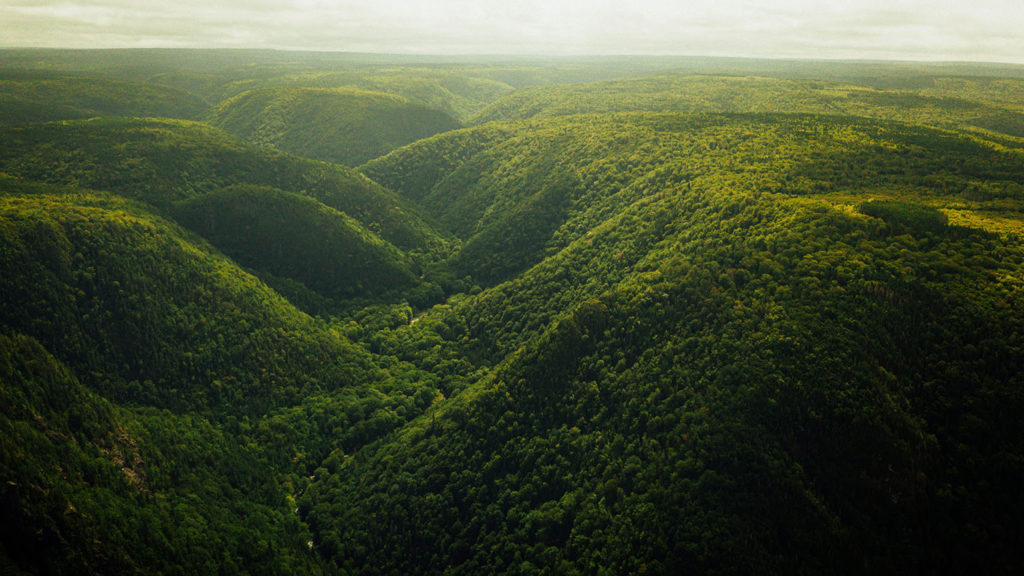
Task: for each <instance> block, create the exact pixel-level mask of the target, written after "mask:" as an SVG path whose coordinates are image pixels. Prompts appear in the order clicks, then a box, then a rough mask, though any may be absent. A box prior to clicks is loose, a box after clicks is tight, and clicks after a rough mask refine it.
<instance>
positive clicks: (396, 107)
mask: <svg viewBox="0 0 1024 576" xmlns="http://www.w3.org/2000/svg"><path fill="white" fill-rule="evenodd" d="M208 119H209V122H210V123H211V124H213V125H214V126H219V127H221V128H224V129H225V130H227V131H229V132H232V133H234V134H236V135H238V136H241V137H242V138H244V139H246V140H248V141H250V142H253V143H255V144H258V145H261V146H269V147H273V148H277V149H280V150H283V151H285V152H291V153H292V154H297V155H299V156H306V157H309V158H315V159H318V160H326V161H330V162H337V163H340V164H346V165H349V166H355V165H358V164H362V163H363V162H366V161H367V160H370V159H372V158H376V157H377V156H381V155H383V154H386V153H387V152H390V151H391V150H393V149H395V148H398V147H399V146H402V145H405V144H408V143H410V142H413V141H415V140H419V139H421V138H425V137H427V136H431V135H433V134H436V133H438V132H444V131H447V130H451V129H453V128H456V127H457V126H458V124H457V123H456V121H455V120H454V119H452V118H451V116H449V115H448V114H446V113H444V112H441V111H439V110H435V109H431V108H429V107H427V106H425V105H423V104H416V103H414V102H412V101H409V100H406V99H404V98H401V97H399V96H392V95H389V94H384V93H380V92H364V91H359V90H351V89H348V90H342V89H335V90H327V89H316V88H282V89H264V90H253V91H248V92H244V93H242V94H239V95H237V96H235V97H233V98H230V99H228V100H226V101H224V102H222V103H221V104H220V105H218V106H217V107H215V108H214V109H213V110H212V111H211V112H210V114H209V115H208Z"/></svg>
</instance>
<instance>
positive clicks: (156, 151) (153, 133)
mask: <svg viewBox="0 0 1024 576" xmlns="http://www.w3.org/2000/svg"><path fill="white" fill-rule="evenodd" d="M0 171H3V172H6V173H8V174H10V175H12V176H17V177H21V178H25V179H29V180H36V181H41V182H51V183H56V184H74V185H81V186H86V187H89V188H93V189H99V190H108V191H112V192H116V193H118V194H121V195H124V196H126V197H129V198H134V199H138V200H142V201H145V202H147V203H149V204H152V205H153V206H156V207H159V208H167V207H169V206H170V205H171V204H172V203H173V202H175V201H179V200H185V199H188V198H192V197H195V196H198V195H200V194H203V193H208V192H212V191H215V190H217V189H220V188H223V187H225V186H230V185H234V184H253V185H257V186H269V187H273V188H278V189H281V190H285V191H289V192H295V193H300V194H304V195H307V196H310V197H312V198H315V199H317V200H319V201H320V202H322V203H323V204H326V205H327V206H330V207H332V208H334V209H336V210H339V211H341V212H344V213H345V214H348V215H349V216H351V217H353V218H355V219H356V220H358V221H359V222H361V223H362V224H363V225H364V226H366V227H367V228H369V229H370V230H372V231H373V232H374V233H376V234H378V235H379V236H381V237H382V238H383V239H385V240H387V241H389V242H391V243H393V244H395V245H396V246H399V247H401V248H405V249H414V250H422V251H426V252H429V251H432V250H437V249H440V248H443V246H444V244H445V243H444V240H442V239H441V238H439V237H438V236H437V234H436V232H434V231H432V230H431V229H430V227H429V226H428V225H426V224H425V223H424V222H423V221H422V220H421V219H420V218H419V217H418V216H417V215H416V214H415V213H414V212H412V211H410V210H409V209H408V208H406V207H405V206H404V205H403V204H402V202H401V201H400V200H399V199H398V198H397V197H395V196H394V195H392V194H390V193H388V192H387V191H386V190H384V189H383V188H381V187H380V186H378V185H377V184H375V183H373V182H371V181H370V180H368V179H366V178H365V177H363V176H362V175H360V174H358V173H356V172H354V171H351V170H348V169H346V168H344V167H341V166H337V165H333V164H325V163H320V162H314V161H310V160H304V159H300V158H296V157H294V156H290V155H287V154H282V153H278V152H274V151H269V150H259V149H256V148H253V147H251V146H249V145H246V144H244V143H242V142H240V141H238V140H237V139H236V138H234V137H232V136H230V135H228V134H227V133H225V132H222V131H220V130H217V129H215V128H211V127H209V126H207V125H205V124H200V123H193V122H182V121H172V120H137V119H95V120H88V121H80V122H64V123H51V124H45V125H40V126H31V127H25V126H21V127H7V128H3V129H0Z"/></svg>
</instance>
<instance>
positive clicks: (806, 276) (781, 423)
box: [304, 114, 1024, 574]
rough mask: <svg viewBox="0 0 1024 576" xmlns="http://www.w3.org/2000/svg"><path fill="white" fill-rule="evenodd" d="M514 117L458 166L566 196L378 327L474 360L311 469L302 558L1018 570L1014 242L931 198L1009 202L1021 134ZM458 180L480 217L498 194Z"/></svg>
mask: <svg viewBox="0 0 1024 576" xmlns="http://www.w3.org/2000/svg"><path fill="white" fill-rule="evenodd" d="M491 128H492V129H493V127H491ZM514 133H515V137H512V138H510V139H509V140H507V141H506V142H503V143H500V144H499V145H497V147H496V148H497V150H495V149H494V148H490V149H488V151H487V152H481V154H483V155H485V156H486V160H484V161H481V162H480V163H479V164H474V161H473V160H470V161H467V162H466V163H465V164H463V165H462V166H463V168H459V169H456V170H455V172H458V170H460V169H464V168H465V167H467V166H469V167H472V169H473V170H478V172H474V174H480V175H481V176H480V178H481V180H480V181H486V180H484V179H486V178H493V177H494V175H495V174H510V175H515V176H519V177H520V178H521V180H520V181H521V182H524V185H523V190H530V191H532V192H534V193H537V194H542V193H543V191H544V190H545V186H544V185H543V184H540V185H534V186H529V185H527V184H526V182H528V181H529V180H530V179H531V178H532V179H533V180H534V181H535V182H539V183H543V182H544V181H545V180H544V178H545V177H550V176H551V175H552V174H556V175H557V174H558V173H559V171H561V170H565V167H568V166H572V167H574V168H575V169H576V170H578V173H577V174H578V177H579V178H580V185H579V186H577V188H576V190H579V191H582V194H580V193H576V194H565V195H563V198H568V199H571V200H572V203H571V204H570V206H571V208H570V209H569V210H567V211H566V212H565V216H564V218H563V219H562V223H561V224H560V225H556V226H554V227H553V228H554V230H555V232H554V233H551V232H550V230H539V229H538V230H539V233H540V236H541V237H542V239H543V245H544V246H545V247H546V249H547V250H548V251H549V255H546V256H545V255H544V254H538V258H540V260H539V262H538V263H537V264H535V265H532V266H528V267H527V268H526V270H525V271H524V272H522V275H521V276H518V277H515V278H513V279H512V280H511V281H506V282H504V283H500V284H498V285H497V286H495V287H494V288H492V289H490V290H485V291H483V292H481V293H480V294H479V295H477V296H473V297H469V298H466V299H463V300H460V301H458V302H453V303H451V304H450V305H448V306H446V307H440V308H438V309H437V310H436V311H435V312H434V313H433V314H431V315H429V316H428V317H426V318H424V319H422V320H421V321H420V322H418V323H417V324H416V325H415V326H413V327H409V328H405V329H398V330H396V331H393V332H391V333H390V334H389V333H382V334H379V335H378V336H377V340H376V341H377V342H378V343H379V344H378V346H379V347H380V348H381V350H382V351H384V352H385V353H387V352H398V351H404V352H405V353H406V354H407V355H409V356H410V357H412V358H413V359H414V361H416V362H419V363H420V365H421V366H424V367H429V366H437V367H439V368H440V367H444V369H447V370H449V371H450V370H451V367H452V366H453V364H452V362H454V361H455V360H457V359H460V358H461V359H469V360H470V362H471V363H472V364H471V365H470V366H466V365H463V368H462V370H464V372H462V373H463V374H466V373H468V371H469V370H472V367H473V366H477V367H483V368H484V370H485V371H486V375H485V376H484V377H482V378H480V379H479V380H478V381H476V382H475V383H473V384H469V385H468V386H466V385H465V383H464V381H460V380H459V379H458V378H452V379H451V380H450V382H442V388H443V389H445V390H446V391H447V392H448V393H449V394H450V395H451V398H450V399H449V400H447V401H446V402H444V403H441V404H439V405H438V406H437V407H436V408H435V409H433V410H432V411H431V412H430V413H429V414H428V415H426V416H424V417H422V418H420V419H419V420H417V421H415V422H414V423H412V424H410V425H409V426H407V427H406V428H405V429H403V430H402V431H401V432H400V433H398V434H397V435H395V436H394V437H393V439H392V440H391V441H390V442H387V443H384V444H381V445H376V446H372V447H368V448H366V449H365V450H363V451H362V452H361V453H359V454H357V455H356V456H355V457H354V458H353V460H352V461H350V462H347V463H346V464H345V466H342V467H340V468H339V469H338V471H337V472H336V473H335V474H333V475H330V476H326V477H322V478H319V479H318V480H317V482H315V483H314V485H313V486H312V487H311V489H310V491H309V492H308V493H307V498H306V499H305V501H304V505H305V508H306V509H307V510H308V512H307V513H306V516H305V518H306V519H307V521H308V522H309V524H310V527H311V528H312V529H313V531H314V534H315V535H316V538H317V540H316V542H317V546H318V549H319V550H320V552H321V553H322V554H323V555H325V557H326V558H327V559H328V560H330V561H331V562H333V563H334V564H335V565H336V566H337V567H338V568H339V569H340V570H344V571H351V572H355V573H360V572H365V571H367V570H371V568H370V567H371V566H372V567H373V568H372V570H373V571H374V572H377V573H385V574H386V573H396V574H397V573H403V572H407V571H410V570H422V571H426V572H428V573H442V572H443V573H465V574H472V573H479V572H490V571H498V570H502V569H504V568H503V567H508V566H514V567H516V570H517V571H521V572H523V573H532V572H533V571H539V572H543V571H549V572H553V573H563V574H574V573H579V574H586V573H609V574H611V573H639V572H642V571H646V572H650V573H664V574H675V573H680V572H687V571H694V572H698V573H735V572H740V573H744V572H751V571H758V572H761V573H778V574H788V573H817V572H822V571H827V572H837V573H864V572H872V573H878V572H883V573H898V572H906V571H914V570H922V571H942V570H949V569H951V567H952V569H953V570H954V571H957V570H970V569H974V568H977V567H984V568H983V569H985V570H986V571H991V572H994V573H1012V572H1014V571H1015V570H1018V569H1020V568H1021V566H1022V565H1024V563H1022V559H1021V558H1020V556H1019V554H1017V553H1016V552H1015V551H1014V550H1015V544H1013V543H1014V542H1016V541H1017V539H1018V537H1019V534H1020V533H1021V532H1020V531H1019V530H1018V528H1019V526H1020V524H1019V521H1018V520H1016V519H1015V518H1017V517H1018V516H1019V514H1020V513H1021V512H1022V511H1021V510H1020V508H1019V506H1020V504H1019V501H1018V499H1016V497H1015V495H1014V494H1015V490H1016V489H1015V488H1014V486H1015V485H1016V484H1017V483H1018V482H1020V481H1021V480H1024V468H1022V467H1021V466H1019V465H1018V462H1019V461H1020V460H1019V459H1018V458H1019V456H1020V455H1021V454H1024V445H1022V444H1021V442H1020V438H1021V437H1022V436H1021V433H1022V432H1024V430H1021V429H1020V424H1019V422H1020V420H1019V419H1018V418H1017V417H1016V416H1015V414H1019V413H1020V411H1021V410H1022V409H1024V405H1022V403H1021V398H1020V395H1019V389H1020V386H1021V385H1022V382H1021V380H1020V373H1019V371H1018V370H1017V369H1016V368H1015V367H1016V366H1019V364H1020V359H1021V358H1024V340H1022V338H1021V335H1022V334H1024V331H1022V330H1021V328H1022V327H1024V326H1022V318H1024V315H1022V312H1024V291H1022V287H1024V277H1022V276H1021V270H1022V269H1024V268H1022V264H1024V252H1022V251H1021V247H1020V242H1019V236H1018V235H1012V236H1000V235H998V234H996V233H994V232H991V231H987V230H985V229H982V228H966V227H959V226H950V225H949V224H948V222H949V219H948V217H947V215H946V213H945V212H943V211H942V210H943V209H945V208H946V207H953V206H957V207H959V208H958V209H962V210H964V211H966V212H970V213H971V214H972V215H973V216H975V217H976V220H975V221H974V223H975V224H976V225H980V226H983V227H984V226H987V225H988V223H991V222H993V220H989V219H988V218H989V216H990V215H991V214H993V213H995V214H1005V215H1011V214H1019V213H1020V209H1021V207H1022V205H1021V202H1022V198H1024V195H1022V193H1021V192H1022V188H1021V185H1022V184H1024V155H1022V154H1021V152H1019V151H1016V150H1008V149H1006V148H1004V147H1003V146H1002V145H1000V144H998V143H993V142H986V141H981V140H978V139H976V138H974V137H971V136H968V135H963V134H958V133H953V132H945V131H940V130H935V129H927V128H921V127H912V126H907V125H903V124H889V123H878V122H873V121H866V120H860V119H841V118H835V117H817V116H778V115H710V116H708V115H698V116H690V115H638V114H630V115H614V116H599V117H597V116H578V117H573V118H567V119H564V120H562V121H560V122H553V121H545V122H533V123H527V124H522V125H518V126H517V127H516V129H515V130H514ZM441 139H442V140H443V139H444V137H442V138H441ZM513 142H514V143H516V144H515V145H513V144H512V143H513ZM616 143H618V144H617V145H616ZM492 150H494V152H493V156H492V152H491V151H492ZM396 154H397V153H396ZM429 156H430V155H429V154H420V155H419V157H422V158H427V157H429ZM495 159H500V160H495ZM386 160H387V159H384V160H382V162H383V161H386ZM513 167H514V168H513ZM531 170H533V171H535V172H531ZM455 172H453V173H455ZM442 181H443V180H442ZM465 190H466V194H467V195H473V196H472V197H473V198H479V197H481V195H480V194H479V191H481V190H485V191H486V190H488V188H487V187H484V186H467V187H466V188H465ZM493 190H494V191H495V192H498V191H499V190H500V191H509V190H511V191H514V190H516V188H515V187H514V186H496V187H495V188H494V189H493ZM483 197H484V199H485V202H486V204H485V208H484V209H482V210H480V211H479V213H481V214H484V215H485V216H484V217H483V218H482V219H486V218H493V219H494V221H495V222H501V221H503V220H505V219H508V218H514V217H515V216H514V215H515V214H518V213H519V212H518V211H519V210H522V209H523V206H524V202H523V200H522V198H519V199H517V202H510V203H509V206H511V207H510V208H507V209H505V210H506V211H501V210H500V208H501V206H503V205H502V203H501V198H500V196H499V194H495V195H494V196H491V197H487V196H486V195H484V196H483ZM850 202H853V204H852V205H851V204H849V203H850ZM525 205H526V206H528V205H529V204H528V203H526V204H525ZM1018 225H1019V221H1018ZM1017 230H1018V232H1017V234H1019V230H1020V228H1017ZM478 234H479V233H478ZM479 237H480V236H479V235H476V236H471V237H470V240H469V241H467V244H466V246H467V249H469V247H470V246H471V244H472V242H473V238H479ZM540 244H541V243H538V245H540ZM492 249H493V250H492V251H493V252H495V253H498V254H500V250H501V246H499V245H498V244H497V243H495V244H492ZM419 342H422V343H423V344H422V347H421V348H419V350H417V346H416V343H419ZM432 342H433V343H437V342H440V343H441V345H440V346H439V347H438V346H437V345H435V346H434V350H437V349H438V348H440V350H442V351H447V353H448V354H447V355H445V354H444V352H442V353H441V354H438V353H437V352H434V353H430V352H429V350H430V346H431V343H432ZM410 344H413V345H412V346H410ZM489 367H493V368H489ZM428 369H429V368H428ZM439 371H440V370H439ZM456 371H458V370H456ZM968 454H970V456H969V457H968V456H967V455H968ZM997 478H998V479H997ZM980 494H984V497H983V498H979V497H978V495H980ZM982 527H983V528H982ZM424 566H426V567H427V568H426V569H424V568H422V567H424ZM417 567H419V568H417Z"/></svg>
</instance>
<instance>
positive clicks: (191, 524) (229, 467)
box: [0, 334, 321, 574]
mask: <svg viewBox="0 0 1024 576" xmlns="http://www.w3.org/2000/svg"><path fill="white" fill-rule="evenodd" d="M0 384H2V386H0V395H2V399H3V405H4V411H3V413H2V414H0V446H3V450H0V473H2V474H3V478H4V484H3V486H2V488H0V491H2V494H0V495H2V498H3V507H2V509H0V520H2V522H0V526H2V528H0V530H2V537H0V542H2V545H3V552H4V554H5V556H7V557H8V558H9V559H10V562H11V563H12V564H15V565H20V566H21V567H22V568H24V569H26V570H28V571H30V572H31V573H45V574H87V573H92V574H132V573H138V572H140V571H144V572H145V571H151V569H152V568H154V567H157V566H159V567H161V568H162V570H166V571H168V572H180V573H193V574H198V573H207V574H214V573H222V572H233V571H234V572H237V571H239V570H244V571H245V572H248V573H252V574H276V573H282V572H296V571H298V572H304V573H316V572H319V571H320V570H321V567H320V565H319V562H318V561H317V560H316V559H315V558H312V557H310V556H309V554H308V551H307V546H306V542H305V540H306V539H308V538H309V535H308V532H307V531H306V529H305V528H304V527H303V526H302V525H301V523H300V522H298V520H297V518H296V517H295V515H294V514H293V511H292V510H290V509H289V508H288V506H287V505H286V502H285V500H284V498H283V496H282V495H281V493H280V491H281V489H280V487H278V486H276V485H275V483H274V480H273V478H272V477H270V476H269V475H268V472H269V471H268V470H267V468H266V467H265V466H264V465H262V464H261V463H260V462H259V461H258V460H257V459H256V458H255V457H254V455H253V453H252V451H251V449H250V448H247V447H246V446H244V445H243V444H242V443H240V442H238V441H237V439H232V438H231V437H230V436H227V435H224V434H222V433H221V432H219V431H218V430H216V428H214V427H212V426H211V425H210V424H209V423H208V422H206V421H205V420H203V419H200V418H195V417H189V416H184V417H183V416H176V415H173V414H170V413H168V412H157V411H142V412H140V413H131V412H128V411H126V410H123V409H120V408H117V407H116V406H114V405H112V404H111V403H110V402H109V401H106V400H104V399H102V398H101V397H99V396H98V395H96V394H95V393H93V392H90V391H89V390H87V389H86V388H85V387H83V386H82V385H81V384H80V383H79V382H78V381H77V380H76V379H75V377H74V376H73V375H72V374H71V372H70V371H69V370H68V369H67V368H66V367H64V366H63V365H62V364H61V363H60V362H58V361H57V360H55V359H54V358H53V357H52V356H51V355H49V354H48V353H47V352H46V350H45V349H43V347H42V346H40V345H39V343H38V342H36V341H35V340H33V339H31V338H28V337H26V336H17V335H16V336H8V335H3V334H0Z"/></svg>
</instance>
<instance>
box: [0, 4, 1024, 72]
mask: <svg viewBox="0 0 1024 576" xmlns="http://www.w3.org/2000/svg"><path fill="white" fill-rule="evenodd" d="M1022 26H1024V2H1021V1H1020V0H973V1H972V2H961V1H956V2H954V1H946V0H817V1H811V0H775V1H771V2H767V1H753V0H690V1H668V0H632V1H630V0H625V1H623V0H616V1H611V0H595V1H590V2H582V1H573V0H517V1H514V2H513V1H509V0H500V1H498V0H434V1H431V2H425V1H423V0H371V1H364V0H290V1H276V2H275V1H271V0H229V1H219V2H213V1H209V0H207V1H203V0H175V1H173V2H168V1H166V0H162V1H157V0H58V1H53V0H0V45H4V46H48V47H75V48H88V47H128V46H130V47H138V46H159V47H254V48H279V49H303V50H343V51H372V52H393V53H441V54H446V53H456V54H469V53H473V54H691V55H695V54H707V55H724V56H765V57H804V58H905V59H927V60H940V59H945V60H993V61H1007V62H1024V36H1022V34H1021V33H1020V31H1019V30H1020V29H1021V28H1022Z"/></svg>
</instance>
